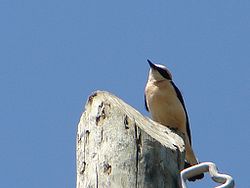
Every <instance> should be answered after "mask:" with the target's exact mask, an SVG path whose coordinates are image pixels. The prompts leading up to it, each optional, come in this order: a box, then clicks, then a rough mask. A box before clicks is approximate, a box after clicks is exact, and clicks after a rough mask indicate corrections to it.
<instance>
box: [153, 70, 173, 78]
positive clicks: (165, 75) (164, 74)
mask: <svg viewBox="0 0 250 188" xmlns="http://www.w3.org/2000/svg"><path fill="white" fill-rule="evenodd" d="M157 71H158V72H159V73H160V74H161V75H162V76H163V77H164V78H166V79H168V80H171V79H172V76H171V75H170V74H169V72H168V71H167V70H166V69H162V68H157Z"/></svg>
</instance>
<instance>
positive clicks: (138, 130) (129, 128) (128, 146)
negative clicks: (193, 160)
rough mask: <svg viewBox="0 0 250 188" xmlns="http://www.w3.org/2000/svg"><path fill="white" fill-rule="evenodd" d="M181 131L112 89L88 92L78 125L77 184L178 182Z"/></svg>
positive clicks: (110, 187)
mask: <svg viewBox="0 0 250 188" xmlns="http://www.w3.org/2000/svg"><path fill="white" fill-rule="evenodd" d="M181 136H182V135H181V134H180V133H176V132H174V131H173V130H170V129H169V128H167V127H165V126H162V125H160V124H158V123H156V122H154V121H152V120H150V119H149V118H146V117H144V116H142V115H141V114H140V113H139V112H138V111H136V110H135V109H133V108H132V107H131V106H129V105H127V104H125V103H124V102H123V101H122V100H120V99H119V98H117V97H115V96H113V95H111V94H110V93H108V92H101V91H98V92H95V93H94V94H92V95H91V96H90V97H89V100H88V101H87V104H86V106H85V112H84V113H83V114H82V116H81V119H80V122H79V124H78V131H77V184H76V186H77V188H164V187H166V188H167V187H171V188H178V187H180V179H179V174H180V171H181V170H182V169H183V166H184V142H183V140H182V138H181Z"/></svg>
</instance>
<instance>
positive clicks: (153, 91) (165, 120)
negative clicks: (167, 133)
mask: <svg viewBox="0 0 250 188" xmlns="http://www.w3.org/2000/svg"><path fill="white" fill-rule="evenodd" d="M168 87H172V86H171V85H167V84H165V86H161V89H159V87H158V86H155V85H151V86H150V87H148V88H147V89H146V92H147V104H148V107H149V111H150V113H151V116H152V119H153V120H154V121H156V122H159V123H161V124H163V125H166V126H169V127H173V128H178V129H179V130H180V131H182V132H185V130H186V128H185V126H186V115H185V111H184V109H183V107H182V104H181V103H180V101H179V99H178V98H177V96H176V94H175V93H171V91H172V92H174V91H173V90H171V89H169V88H168Z"/></svg>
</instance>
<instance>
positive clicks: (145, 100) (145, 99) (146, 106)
mask: <svg viewBox="0 0 250 188" xmlns="http://www.w3.org/2000/svg"><path fill="white" fill-rule="evenodd" d="M144 104H145V108H146V110H147V111H149V110H148V104H147V98H146V94H145V93H144Z"/></svg>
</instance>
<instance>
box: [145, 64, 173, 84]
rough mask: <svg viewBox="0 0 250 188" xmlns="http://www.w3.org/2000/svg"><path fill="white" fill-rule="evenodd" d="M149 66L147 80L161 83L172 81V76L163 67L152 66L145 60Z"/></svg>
mask: <svg viewBox="0 0 250 188" xmlns="http://www.w3.org/2000/svg"><path fill="white" fill-rule="evenodd" d="M147 61H148V63H149V66H150V70H149V76H148V79H149V80H152V81H153V80H154V81H162V80H172V75H171V73H170V72H169V70H168V69H167V68H166V67H165V66H164V65H159V64H154V63H152V62H151V61H150V60H147Z"/></svg>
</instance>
